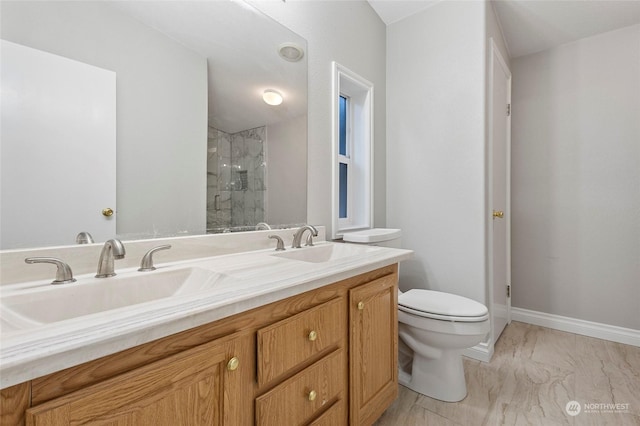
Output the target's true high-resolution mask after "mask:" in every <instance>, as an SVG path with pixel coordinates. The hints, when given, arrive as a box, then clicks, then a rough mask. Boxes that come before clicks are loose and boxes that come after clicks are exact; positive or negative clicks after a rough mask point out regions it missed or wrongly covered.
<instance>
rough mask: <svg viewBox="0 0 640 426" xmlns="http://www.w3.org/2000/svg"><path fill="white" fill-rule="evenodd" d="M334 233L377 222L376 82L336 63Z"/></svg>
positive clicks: (334, 79)
mask: <svg viewBox="0 0 640 426" xmlns="http://www.w3.org/2000/svg"><path fill="white" fill-rule="evenodd" d="M332 94H333V103H332V105H333V129H334V131H333V152H334V156H333V158H334V161H333V203H332V204H333V221H332V236H333V238H340V237H341V236H342V234H343V233H344V232H345V231H349V230H356V229H363V228H369V227H371V225H372V223H373V217H372V216H373V207H372V206H373V189H372V187H373V184H372V182H373V180H372V179H373V166H372V165H373V85H372V84H371V83H369V82H368V81H367V80H365V79H363V78H362V77H360V76H358V75H357V74H355V73H353V72H352V71H349V70H348V69H346V68H345V67H343V66H341V65H339V64H337V63H335V62H334V63H333V92H332Z"/></svg>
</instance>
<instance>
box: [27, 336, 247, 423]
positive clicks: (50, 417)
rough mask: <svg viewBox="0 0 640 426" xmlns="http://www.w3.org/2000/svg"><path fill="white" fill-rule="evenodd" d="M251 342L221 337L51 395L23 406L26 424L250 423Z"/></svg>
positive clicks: (245, 337) (240, 337) (237, 338)
mask: <svg viewBox="0 0 640 426" xmlns="http://www.w3.org/2000/svg"><path fill="white" fill-rule="evenodd" d="M251 341H252V339H251V336H250V335H245V336H238V335H232V336H229V337H225V338H222V339H219V340H216V341H213V342H210V343H206V344H204V345H201V346H197V347H195V348H193V349H189V350H186V351H184V352H182V353H179V354H176V355H174V356H171V357H168V358H165V359H163V360H160V361H157V362H154V363H152V364H149V365H147V366H145V367H142V368H139V369H137V370H133V371H130V372H128V373H125V374H122V375H120V376H117V377H114V378H112V379H109V380H106V381H104V382H101V383H98V384H96V385H93V386H90V387H88V388H85V389H82V390H79V391H77V392H73V393H71V394H69V395H66V396H63V397H60V398H57V399H54V400H52V401H49V402H46V403H44V404H41V405H39V406H36V407H33V408H31V409H29V410H27V413H26V418H27V425H71V424H85V423H91V424H109V425H131V426H134V425H135V426H143V425H150V426H151V425H153V426H162V425H167V426H175V425H236V424H251V422H252V417H253V416H252V397H253V394H252V392H253V389H252V388H251V386H252V374H254V372H255V367H253V365H254V364H255V361H254V360H253V359H251V353H252V347H251V346H252V343H251ZM232 359H235V360H237V363H236V362H235V361H231V360H232Z"/></svg>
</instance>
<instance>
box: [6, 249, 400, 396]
mask: <svg viewBox="0 0 640 426" xmlns="http://www.w3.org/2000/svg"><path fill="white" fill-rule="evenodd" d="M333 244H341V243H327V242H322V243H318V244H317V245H316V247H319V246H326V245H333ZM361 247H362V250H361V252H358V251H356V252H355V254H353V255H349V256H342V257H340V258H337V259H331V260H328V261H325V262H318V263H314V262H306V261H301V260H295V259H287V258H283V257H278V254H276V253H277V252H275V251H274V250H273V249H269V250H257V251H252V252H245V253H238V254H230V255H222V256H214V257H209V258H201V259H193V260H188V261H181V262H173V263H166V264H160V265H157V266H158V270H157V271H155V272H149V273H148V274H154V273H156V272H162V271H167V270H170V269H172V268H174V269H178V268H184V267H197V268H202V269H208V270H213V271H215V272H218V273H222V274H225V276H227V277H228V279H224V280H221V282H220V283H217V284H215V286H214V287H213V288H211V289H208V290H201V291H196V292H192V293H189V294H182V295H176V296H170V297H166V298H163V299H158V300H156V301H153V302H146V303H141V304H137V305H132V306H128V307H123V308H118V309H113V310H109V311H106V312H100V313H96V314H91V315H86V316H82V317H79V318H72V319H67V320H63V321H59V322H55V323H50V324H42V325H37V326H32V327H29V328H27V329H23V330H21V329H17V328H15V329H11V328H9V327H4V328H3V330H2V331H1V332H0V333H1V334H0V345H1V346H0V388H6V387H9V386H12V385H15V384H18V383H22V382H25V381H28V380H31V379H34V378H37V377H41V376H43V375H46V374H50V373H53V372H56V371H59V370H62V369H65V368H68V367H72V366H75V365H79V364H82V363H84V362H87V361H91V360H94V359H97V358H100V357H103V356H106V355H109V354H113V353H116V352H120V351H122V350H125V349H128V348H132V347H135V346H138V345H141V344H143V343H147V342H150V341H153V340H156V339H159V338H162V337H166V336H169V335H172V334H175V333H179V332H181V331H185V330H188V329H191V328H194V327H197V326H200V325H203V324H207V323H210V322H213V321H216V320H219V319H222V318H225V317H228V316H231V315H234V314H236V313H240V312H244V311H247V310H250V309H253V308H256V307H259V306H263V305H266V304H269V303H272V302H275V301H278V300H282V299H286V298H288V297H291V296H295V295H297V294H301V293H304V292H306V291H309V290H313V289H317V288H319V287H322V286H325V285H328V284H332V283H334V282H336V281H339V280H343V279H346V278H350V277H353V276H356V275H359V274H362V273H365V272H369V271H372V270H375V269H378V268H381V267H384V266H388V265H391V264H394V263H397V262H400V261H402V260H405V259H408V258H409V257H410V256H411V254H412V251H410V250H401V249H391V248H385V247H372V246H361ZM365 247H366V249H365ZM304 250H313V248H301V249H288V250H287V251H286V252H284V253H287V254H290V253H294V252H299V253H302V251H304ZM134 271H135V269H134V268H129V269H125V270H117V272H118V273H119V274H123V275H126V274H132V273H133V272H134ZM139 274H142V273H139ZM90 277H93V275H91V276H90ZM90 277H89V276H78V277H76V278H77V279H78V281H77V282H76V283H74V284H69V285H82V283H83V280H84V279H86V280H88V279H90ZM108 279H109V278H106V280H108ZM47 283H48V281H47V282H43V281H39V282H30V283H21V284H16V285H15V286H3V289H2V292H3V293H2V294H3V295H7V294H11V293H12V292H19V291H23V290H24V289H28V288H34V287H37V286H41V287H42V286H45V285H47V286H49V285H48V284H47ZM47 289H50V286H49V287H47ZM69 303H73V300H70V301H69ZM0 312H1V311H0Z"/></svg>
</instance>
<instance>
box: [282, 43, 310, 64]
mask: <svg viewBox="0 0 640 426" xmlns="http://www.w3.org/2000/svg"><path fill="white" fill-rule="evenodd" d="M278 54H280V57H281V58H282V59H284V60H285V61H289V62H298V61H299V60H300V59H302V58H303V57H304V49H302V47H301V46H299V45H297V44H295V43H283V44H281V45H280V46H279V47H278Z"/></svg>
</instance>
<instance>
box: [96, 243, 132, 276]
mask: <svg viewBox="0 0 640 426" xmlns="http://www.w3.org/2000/svg"><path fill="white" fill-rule="evenodd" d="M124 254H125V250H124V245H123V244H122V241H120V240H118V239H116V238H114V239H112V240H108V241H107V242H105V243H104V246H103V247H102V252H101V253H100V260H99V261H98V272H97V273H96V278H107V277H112V276H114V275H115V274H116V273H115V271H114V268H113V261H114V260H115V259H123V258H124Z"/></svg>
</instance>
